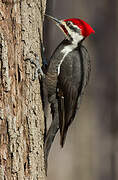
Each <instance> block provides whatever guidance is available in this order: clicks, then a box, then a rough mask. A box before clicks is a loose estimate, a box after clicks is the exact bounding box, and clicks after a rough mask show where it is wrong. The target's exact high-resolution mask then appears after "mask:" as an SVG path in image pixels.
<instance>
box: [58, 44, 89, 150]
mask: <svg viewBox="0 0 118 180" xmlns="http://www.w3.org/2000/svg"><path fill="white" fill-rule="evenodd" d="M86 59H87V61H86ZM88 59H89V58H88V53H87V51H86V49H85V48H84V47H83V46H81V47H78V48H77V49H75V50H74V52H70V53H69V54H68V55H67V56H66V57H65V59H64V61H63V63H62V65H61V69H60V74H59V77H58V89H59V92H58V108H59V122H60V136H61V138H60V144H61V146H62V147H63V145H64V142H65V138H66V134H67V130H68V127H69V125H70V124H71V122H72V121H73V120H74V117H75V114H76V110H77V106H78V104H79V105H80V100H81V96H82V93H83V91H84V89H85V86H86V84H87V81H88V76H89V68H88V67H89V66H88V65H89V64H90V63H88Z"/></svg>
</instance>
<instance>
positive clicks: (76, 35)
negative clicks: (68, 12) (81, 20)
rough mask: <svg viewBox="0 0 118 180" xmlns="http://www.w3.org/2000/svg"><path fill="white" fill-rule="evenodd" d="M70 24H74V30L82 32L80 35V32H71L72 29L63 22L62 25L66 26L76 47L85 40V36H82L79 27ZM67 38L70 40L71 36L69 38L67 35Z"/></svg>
mask: <svg viewBox="0 0 118 180" xmlns="http://www.w3.org/2000/svg"><path fill="white" fill-rule="evenodd" d="M70 23H71V24H72V26H73V27H74V28H76V29H78V31H79V30H80V33H79V32H74V31H73V30H71V29H70V28H69V27H68V26H67V25H66V23H65V22H62V24H63V25H64V26H65V28H66V30H67V31H68V34H69V35H70V37H72V39H73V41H72V43H73V44H75V45H77V44H78V43H79V42H80V41H81V40H82V39H83V38H84V36H83V35H82V34H81V29H80V28H79V27H78V26H77V25H75V24H73V23H72V22H70ZM64 34H66V33H64ZM66 36H67V37H68V39H69V36H68V35H67V34H66Z"/></svg>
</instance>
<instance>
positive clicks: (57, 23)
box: [45, 14, 62, 26]
mask: <svg viewBox="0 0 118 180" xmlns="http://www.w3.org/2000/svg"><path fill="white" fill-rule="evenodd" d="M45 16H46V17H48V18H49V19H51V20H53V21H54V22H55V23H56V25H59V26H60V25H61V24H62V22H61V21H60V20H58V19H56V18H54V17H52V16H50V15H47V14H45Z"/></svg>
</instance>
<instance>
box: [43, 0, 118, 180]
mask: <svg viewBox="0 0 118 180" xmlns="http://www.w3.org/2000/svg"><path fill="white" fill-rule="evenodd" d="M117 9H118V1H117V0H113V1H108V0H99V1H97V0H96V1H95V0H89V1H88V0H51V1H49V0H47V11H46V12H47V14H50V15H52V16H54V17H56V18H58V19H65V18H72V17H76V18H81V19H83V20H85V21H86V22H88V23H89V24H90V25H91V26H92V28H93V29H94V30H95V32H96V33H95V34H92V35H91V36H90V37H89V38H87V39H86V40H85V41H84V45H85V46H86V47H87V49H88V51H89V54H90V57H91V64H92V72H91V78H90V82H89V86H88V88H87V90H86V93H85V96H84V97H83V101H82V104H81V107H80V110H79V112H78V113H77V116H76V119H75V120H74V121H73V123H72V125H71V127H70V128H69V132H68V135H67V139H66V143H65V146H64V148H63V149H61V147H60V145H59V133H58V135H57V136H56V138H55V141H54V143H53V146H52V149H51V152H50V154H49V162H48V177H47V180H118V59H117V58H118V51H117V47H118V45H117V37H118V35H117V32H118V25H117V24H118V23H117V22H118V11H117ZM63 39H64V36H63V34H62V32H61V31H60V30H59V28H58V27H56V25H55V24H53V23H52V22H51V21H49V19H45V25H44V44H45V48H46V57H47V59H49V57H50V56H51V54H52V52H53V51H54V49H55V48H56V47H57V45H58V44H59V43H60V42H61V41H62V40H63Z"/></svg>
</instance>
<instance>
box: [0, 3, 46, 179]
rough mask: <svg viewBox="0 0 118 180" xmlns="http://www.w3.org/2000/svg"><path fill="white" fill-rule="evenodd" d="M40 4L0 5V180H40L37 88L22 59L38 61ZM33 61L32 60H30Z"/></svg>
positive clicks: (41, 129) (31, 69)
mask: <svg viewBox="0 0 118 180" xmlns="http://www.w3.org/2000/svg"><path fill="white" fill-rule="evenodd" d="M45 3H46V1H45V0H35V1H33V0H22V1H16V0H2V1H0V179H1V180H3V179H6V180H12V179H13V180H16V179H18V180H22V179H28V180H30V179H31V180H36V179H40V180H44V179H45V170H44V153H43V135H44V116H43V111H42V103H41V97H40V83H39V81H38V79H36V80H34V81H33V77H34V69H35V67H34V66H33V65H31V64H30V62H28V61H24V60H25V59H26V58H31V57H32V58H34V56H33V54H32V53H31V52H34V53H37V54H38V55H39V59H40V62H41V55H40V39H42V24H43V14H44V11H45ZM34 60H35V59H34Z"/></svg>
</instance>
